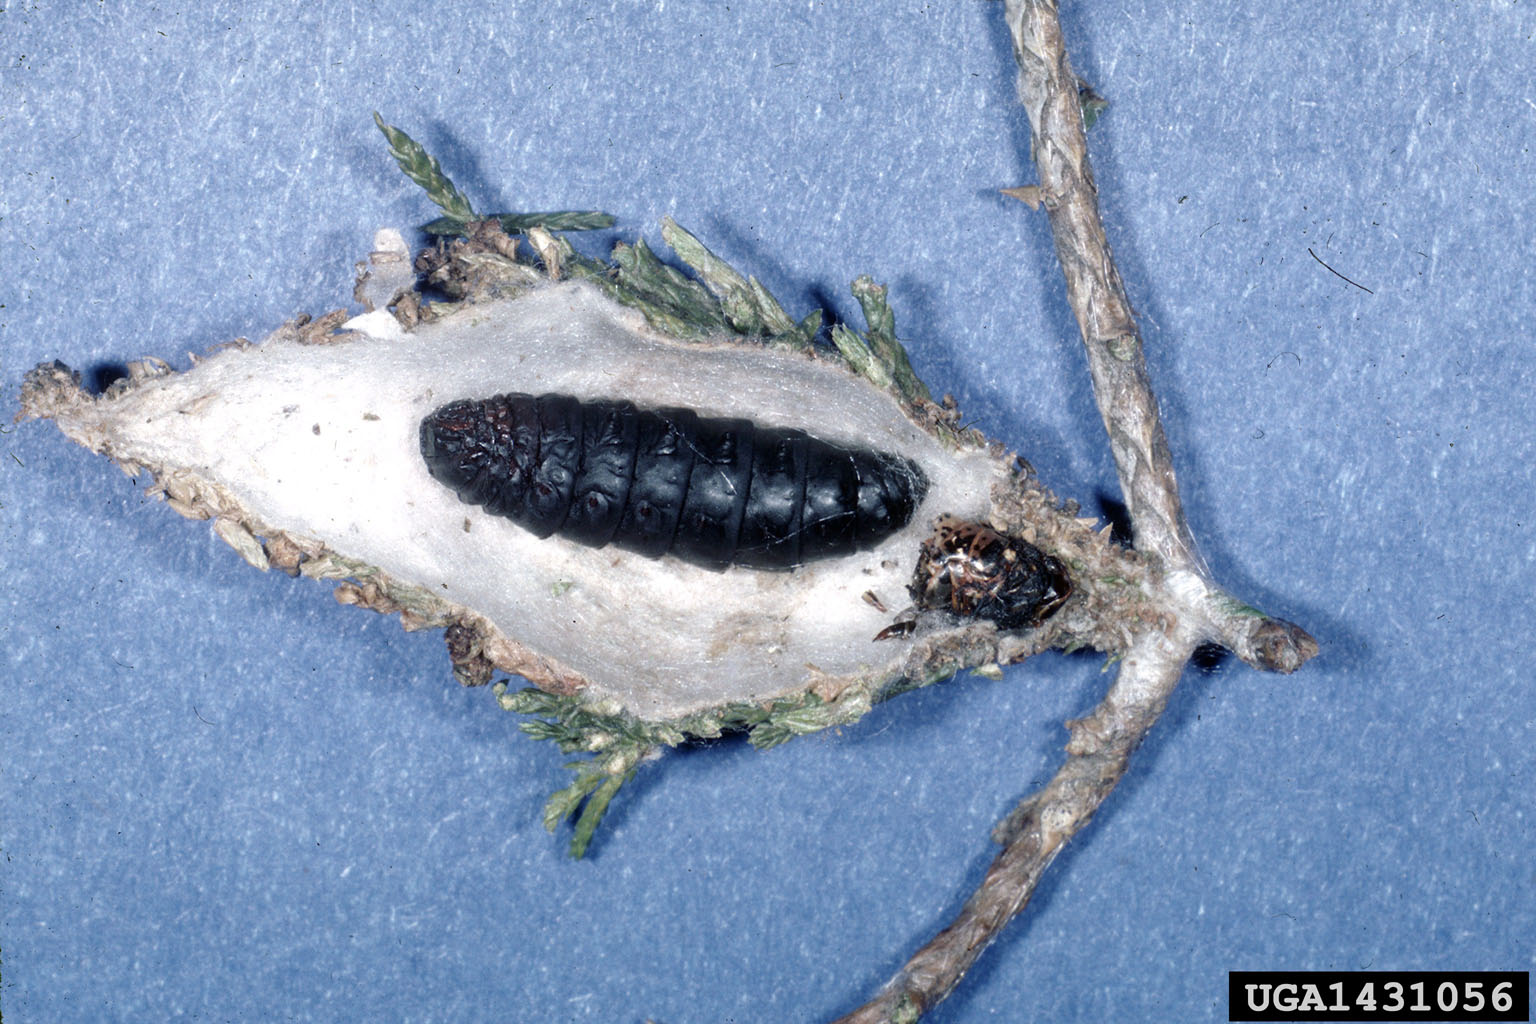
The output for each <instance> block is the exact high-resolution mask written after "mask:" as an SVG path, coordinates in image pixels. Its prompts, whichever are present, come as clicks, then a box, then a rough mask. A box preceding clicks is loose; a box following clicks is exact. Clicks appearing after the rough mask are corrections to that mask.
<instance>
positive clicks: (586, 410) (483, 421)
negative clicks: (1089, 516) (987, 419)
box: [421, 394, 928, 569]
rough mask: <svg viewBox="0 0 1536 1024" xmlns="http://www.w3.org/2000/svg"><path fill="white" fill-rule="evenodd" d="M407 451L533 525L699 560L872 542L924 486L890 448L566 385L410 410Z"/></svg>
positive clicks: (547, 532) (757, 564) (856, 547)
mask: <svg viewBox="0 0 1536 1024" xmlns="http://www.w3.org/2000/svg"><path fill="white" fill-rule="evenodd" d="M421 454H422V456H423V457H424V458H425V459H426V462H427V469H428V470H429V471H430V472H431V474H432V476H433V477H434V478H435V479H437V480H438V481H439V482H440V483H443V484H446V485H447V486H448V487H450V488H452V489H453V491H454V492H455V493H456V494H458V496H459V497H460V499H462V500H463V501H465V502H468V503H470V504H473V505H483V506H485V509H486V511H488V512H491V513H494V514H496V515H499V516H506V517H507V518H508V519H511V520H512V521H513V522H515V523H517V524H518V525H519V526H522V527H524V528H525V529H527V530H529V531H530V532H532V533H533V534H534V535H535V536H537V537H540V538H543V537H548V536H551V535H552V534H557V533H558V534H559V535H560V536H561V537H564V538H567V539H569V540H574V541H578V542H580V543H582V544H588V545H591V546H593V547H601V546H603V545H605V544H614V545H617V546H618V547H621V548H625V549H627V550H630V551H634V552H637V553H639V554H642V555H646V556H648V557H652V558H658V557H660V556H662V555H666V554H671V555H675V556H677V557H678V558H682V559H686V560H687V561H689V562H694V563H697V564H699V565H704V566H708V567H711V568H725V567H726V566H729V565H743V566H749V567H752V568H758V569H788V568H792V567H793V566H796V565H799V564H801V563H803V562H809V561H813V560H815V559H820V558H834V557H837V556H839V555H846V554H851V553H852V552H854V551H861V550H865V549H868V548H871V547H874V546H875V545H877V544H879V543H880V542H881V541H882V540H884V539H885V538H886V537H889V536H890V535H891V534H892V533H894V532H896V531H897V530H900V529H901V528H902V527H904V526H906V525H907V523H909V522H911V520H912V515H913V513H914V512H915V511H916V509H917V507H918V505H920V504H921V503H922V500H923V497H924V495H925V494H926V493H927V491H928V478H927V477H926V476H924V475H923V471H922V470H921V469H919V468H918V466H917V465H916V464H915V463H913V462H912V461H911V460H910V459H907V458H904V457H902V456H900V455H892V454H888V453H885V452H878V451H871V450H867V449H862V448H850V447H846V446H842V445H836V444H832V443H830V442H827V441H823V440H821V439H819V438H815V437H812V436H810V435H809V434H806V433H805V432H804V431H801V430H795V429H790V428H784V427H765V426H759V425H757V424H755V423H753V422H752V421H751V420H744V419H716V418H711V417H705V416H700V415H698V414H697V413H696V412H694V411H693V410H691V409H638V408H636V407H635V406H634V405H632V404H630V403H629V402H622V401H581V400H579V399H576V398H572V397H571V396H569V395H538V396H534V395H525V394H508V395H497V396H496V397H494V398H486V399H480V400H469V401H459V402H452V403H450V404H448V405H445V406H443V407H442V408H440V409H438V410H437V411H436V412H434V413H432V414H431V415H430V416H428V417H427V418H426V419H424V420H422V422H421Z"/></svg>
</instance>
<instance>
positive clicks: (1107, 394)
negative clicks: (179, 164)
mask: <svg viewBox="0 0 1536 1024" xmlns="http://www.w3.org/2000/svg"><path fill="white" fill-rule="evenodd" d="M1006 10H1007V14H1006V17H1007V19H1008V27H1009V31H1010V32H1011V34H1012V36H1013V49H1014V57H1015V58H1016V59H1017V61H1018V65H1019V95H1020V99H1021V101H1022V102H1023V104H1024V107H1025V108H1026V110H1027V111H1028V113H1029V119H1030V126H1031V130H1032V131H1031V139H1030V141H1031V145H1032V148H1033V156H1034V160H1035V167H1036V169H1037V172H1038V174H1039V177H1040V184H1039V185H1038V186H1037V187H1035V188H1026V189H1023V190H1014V194H1018V195H1020V197H1021V198H1026V199H1038V200H1039V201H1040V202H1041V203H1042V204H1043V205H1044V206H1045V208H1046V211H1047V213H1048V215H1049V217H1050V222H1051V232H1052V234H1053V236H1054V237H1055V242H1056V255H1057V258H1058V259H1059V260H1060V261H1061V268H1062V273H1063V275H1064V276H1065V278H1066V283H1067V297H1068V299H1069V301H1070V302H1071V304H1072V311H1073V313H1074V314H1075V315H1076V317H1077V322H1078V327H1079V328H1080V329H1081V331H1082V336H1083V344H1084V347H1085V349H1086V350H1087V355H1088V369H1089V372H1090V374H1091V375H1092V378H1093V392H1094V397H1095V399H1096V400H1097V402H1098V405H1099V413H1100V415H1101V416H1102V417H1103V419H1104V428H1105V430H1106V431H1107V432H1108V434H1109V441H1110V448H1111V450H1112V452H1113V454H1114V457H1115V467H1116V470H1117V471H1118V473H1119V476H1120V488H1121V491H1122V493H1123V495H1124V497H1125V503H1126V507H1127V509H1128V510H1129V512H1130V516H1131V522H1132V526H1133V529H1134V532H1135V538H1136V547H1137V549H1138V550H1139V551H1141V552H1143V553H1145V554H1147V555H1150V556H1153V558H1154V559H1155V560H1156V561H1157V562H1158V563H1160V565H1161V568H1162V583H1161V586H1160V588H1159V593H1158V594H1157V599H1158V600H1157V605H1158V607H1159V608H1160V609H1161V610H1162V611H1163V612H1164V613H1165V615H1164V618H1163V623H1162V624H1161V625H1160V626H1159V627H1158V628H1143V629H1142V631H1141V632H1140V633H1139V634H1137V636H1136V638H1135V640H1134V641H1133V642H1132V644H1131V646H1130V648H1129V650H1128V651H1127V652H1126V655H1125V658H1124V660H1123V661H1122V663H1121V666H1120V672H1119V675H1118V676H1117V678H1116V680H1115V683H1114V685H1113V686H1112V687H1111V688H1110V691H1109V693H1108V694H1107V695H1106V696H1105V698H1104V700H1103V701H1102V702H1101V703H1100V704H1099V705H1098V706H1097V707H1096V708H1094V709H1093V711H1092V712H1091V713H1090V714H1089V715H1088V716H1087V717H1086V718H1083V719H1079V720H1077V721H1073V722H1068V723H1067V728H1068V730H1069V732H1070V734H1071V738H1070V740H1069V741H1068V743H1067V755H1068V756H1067V760H1066V763H1064V764H1063V765H1062V767H1061V769H1060V770H1059V771H1058V772H1057V773H1056V776H1055V777H1054V778H1053V779H1051V781H1050V782H1049V783H1047V784H1046V786H1045V788H1044V789H1042V790H1040V791H1039V792H1038V793H1035V794H1033V795H1031V796H1029V797H1027V798H1025V800H1024V801H1023V802H1022V803H1020V804H1019V805H1018V807H1016V808H1015V809H1014V810H1013V811H1012V812H1011V813H1010V814H1009V815H1008V816H1007V817H1006V818H1004V819H1003V821H1001V822H999V823H998V825H997V827H996V829H995V830H994V832H993V838H994V839H996V841H997V842H999V843H1001V844H1003V851H1002V853H1000V854H999V855H998V856H997V859H996V860H994V861H993V862H992V866H991V868H990V869H989V870H988V871H987V875H986V877H985V879H983V881H982V883H981V885H980V886H979V887H978V888H977V890H976V892H975V893H974V894H972V896H971V898H970V899H969V900H967V901H966V904H965V906H964V908H963V909H962V910H961V911H960V915H959V916H958V917H957V918H956V919H955V920H954V921H953V922H952V923H951V924H950V925H949V927H947V928H945V929H944V930H943V931H942V932H940V933H939V934H938V935H936V936H934V938H933V939H932V940H931V941H929V942H928V944H927V945H925V946H924V947H923V948H922V949H920V950H918V951H917V953H915V954H914V955H913V956H912V958H911V959H910V960H908V961H907V963H906V964H905V965H904V966H903V967H902V969H901V970H900V971H899V972H898V973H897V974H896V976H895V977H894V978H892V979H891V980H890V981H889V982H888V983H887V984H886V985H885V987H884V988H882V989H881V990H880V992H879V994H877V995H876V996H875V998H874V999H872V1000H871V1001H870V1002H869V1003H867V1004H865V1005H864V1006H862V1007H860V1008H859V1009H857V1010H855V1011H854V1012H853V1013H851V1014H849V1015H848V1016H846V1017H844V1018H842V1019H841V1021H840V1022H839V1024H855V1022H856V1024H875V1022H898V1021H900V1022H912V1021H916V1020H917V1019H918V1018H919V1017H921V1016H922V1015H923V1014H924V1013H925V1012H927V1011H928V1010H929V1009H931V1008H932V1007H933V1006H934V1005H935V1004H937V1003H938V1002H939V1001H940V1000H942V999H943V998H944V997H945V996H946V995H948V994H949V993H950V991H951V990H952V989H953V988H954V987H955V985H956V984H957V983H958V982H959V980H960V978H961V977H962V976H963V975H964V974H965V972H966V971H967V970H968V969H969V968H970V966H971V964H973V963H974V962H975V961H976V958H977V957H978V956H980V955H981V952H982V950H984V949H986V947H987V946H988V945H990V944H991V943H992V941H993V940H994V939H995V938H996V937H997V935H998V933H999V932H1000V931H1001V930H1002V928H1003V926H1004V925H1006V924H1007V923H1008V921H1009V920H1011V919H1012V918H1013V917H1014V916H1015V915H1016V914H1018V913H1019V912H1020V911H1021V910H1023V909H1024V907H1025V906H1026V905H1027V904H1028V903H1029V900H1030V897H1031V896H1032V895H1033V894H1034V891H1035V886H1036V885H1037V884H1038V883H1039V880H1040V876H1041V875H1042V874H1043V873H1044V872H1045V869H1046V868H1047V867H1049V866H1050V863H1051V861H1052V860H1053V859H1055V856H1056V854H1057V853H1058V852H1059V851H1060V850H1061V848H1062V846H1064V845H1065V844H1066V842H1067V840H1069V839H1071V838H1072V836H1073V835H1075V834H1076V833H1077V831H1078V830H1079V829H1081V828H1082V827H1083V826H1084V825H1085V824H1087V822H1088V820H1089V819H1090V818H1091V817H1092V816H1093V814H1094V812H1095V811H1096V810H1097V809H1098V808H1099V805H1100V804H1102V803H1103V802H1104V799H1105V797H1107V796H1108V795H1109V793H1110V792H1111V791H1112V790H1113V789H1114V788H1115V785H1116V784H1117V783H1118V782H1119V781H1120V779H1121V777H1122V776H1123V775H1124V774H1125V769H1126V765H1127V763H1128V762H1129V759H1130V756H1131V753H1132V752H1133V751H1134V750H1135V749H1136V747H1137V746H1138V745H1140V743H1141V741H1142V739H1143V738H1144V737H1145V736H1146V734H1147V732H1148V731H1149V730H1150V729H1151V728H1152V726H1153V724H1154V723H1155V722H1156V721H1157V719H1158V716H1159V715H1160V714H1161V713H1162V710H1163V708H1164V706H1165V705H1166V704H1167V702H1168V697H1169V695H1170V694H1171V693H1172V692H1173V688H1174V686H1175V685H1176V684H1177V683H1178V680H1179V677H1180V675H1182V674H1183V671H1184V665H1185V663H1186V662H1187V661H1188V660H1189V656H1190V654H1191V653H1193V651H1194V649H1195V648H1196V646H1198V645H1199V644H1201V643H1205V642H1216V643H1220V644H1222V645H1223V646H1225V647H1227V648H1228V649H1230V650H1232V651H1233V652H1234V653H1236V654H1237V655H1238V657H1240V658H1242V660H1243V661H1245V662H1247V663H1248V664H1250V665H1252V666H1254V667H1255V668H1261V669H1267V670H1272V671H1280V672H1291V671H1294V670H1295V669H1296V668H1298V667H1299V666H1300V665H1301V664H1302V663H1303V662H1305V661H1306V660H1307V659H1308V658H1311V657H1312V656H1313V655H1315V654H1316V653H1317V642H1316V641H1314V640H1313V639H1312V638H1311V637H1310V636H1308V635H1307V633H1306V632H1305V631H1304V630H1302V629H1301V628H1300V627H1299V626H1296V625H1294V624H1292V623H1289V622H1285V621H1284V620H1281V619H1274V618H1270V617H1268V616H1266V615H1265V614H1264V613H1262V612H1260V611H1258V610H1257V609H1254V608H1251V607H1249V606H1248V605H1246V604H1244V603H1242V602H1241V601H1238V600H1236V599H1235V598H1232V597H1231V596H1229V595H1227V594H1226V593H1224V592H1223V591H1221V589H1220V588H1218V587H1217V586H1216V585H1215V584H1214V582H1213V581H1212V580H1211V579H1210V577H1209V575H1208V573H1207V572H1206V570H1205V568H1204V566H1203V565H1202V564H1201V562H1200V561H1199V559H1198V558H1197V557H1196V555H1195V548H1194V542H1193V540H1192V539H1191V537H1190V534H1189V526H1188V523H1187V522H1186V521H1185V519H1184V513H1183V509H1182V508H1181V506H1180V503H1179V493H1178V484H1177V482H1176V480H1175V478H1174V472H1173V460H1172V458H1171V456H1170V453H1169V450H1168V441H1167V438H1166V437H1165V436H1164V434H1163V427H1162V422H1161V420H1160V419H1159V417H1158V412H1157V400H1156V398H1155V397H1154V396H1153V394H1152V389H1151V385H1150V383H1149V381H1148V377H1147V369H1146V361H1145V359H1144V358H1143V357H1142V342H1141V335H1140V332H1139V331H1138V330H1137V328H1136V322H1135V318H1134V317H1133V315H1132V313H1131V305H1130V301H1129V300H1128V299H1127V297H1126V294H1125V288H1124V285H1123V284H1122V283H1121V280H1120V274H1119V271H1117V270H1116V269H1115V265H1114V260H1113V258H1112V256H1111V255H1110V250H1109V243H1108V241H1107V240H1106V238H1105V235H1104V226H1103V223H1102V222H1101V221H1100V219H1099V211H1098V201H1097V196H1096V189H1095V186H1094V183H1093V172H1092V169H1091V168H1090V166H1089V163H1088V150H1087V145H1086V140H1085V138H1084V130H1083V120H1082V106H1081V100H1080V96H1079V85H1078V80H1077V79H1076V78H1075V77H1074V76H1073V74H1072V71H1071V68H1070V67H1069V66H1068V63H1067V53H1066V47H1065V45H1064V43H1063V41H1062V35H1061V24H1060V21H1059V20H1058V18H1057V13H1056V4H1055V2H1054V0H1008V3H1007V8H1006Z"/></svg>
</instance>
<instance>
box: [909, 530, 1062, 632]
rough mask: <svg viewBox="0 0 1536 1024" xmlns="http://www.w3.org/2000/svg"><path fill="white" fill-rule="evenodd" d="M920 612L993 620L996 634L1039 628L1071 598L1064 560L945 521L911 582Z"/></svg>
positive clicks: (929, 541)
mask: <svg viewBox="0 0 1536 1024" xmlns="http://www.w3.org/2000/svg"><path fill="white" fill-rule="evenodd" d="M911 591H912V599H913V600H914V601H916V602H917V606H918V607H919V608H922V609H935V610H944V611H950V612H953V613H954V614H956V615H961V616H964V617H966V618H980V619H991V620H992V621H993V622H995V623H997V628H998V629H1020V628H1023V627H1025V626H1038V625H1040V623H1042V622H1044V621H1045V620H1046V619H1048V618H1050V616H1051V615H1052V614H1053V613H1055V611H1056V609H1058V608H1060V607H1061V606H1062V605H1063V604H1065V603H1066V600H1067V598H1069V597H1071V596H1072V578H1071V577H1070V576H1068V575H1067V567H1066V566H1064V565H1062V564H1061V560H1060V559H1058V558H1056V557H1054V556H1052V555H1048V554H1046V553H1045V552H1043V551H1041V550H1040V549H1039V548H1037V547H1035V546H1034V545H1033V544H1030V543H1028V542H1027V541H1024V540H1021V539H1019V538H1018V537H1011V536H1009V535H1007V534H1004V533H999V532H998V531H996V530H994V529H992V528H991V527H990V526H986V525H984V524H982V523H973V522H967V521H965V520H961V519H957V518H955V517H954V516H942V517H940V519H939V521H938V523H937V524H936V525H935V527H934V531H933V536H931V537H929V538H928V539H927V540H925V541H923V546H922V549H921V550H920V551H919V552H918V556H917V572H916V573H915V574H914V577H913V580H912V586H911Z"/></svg>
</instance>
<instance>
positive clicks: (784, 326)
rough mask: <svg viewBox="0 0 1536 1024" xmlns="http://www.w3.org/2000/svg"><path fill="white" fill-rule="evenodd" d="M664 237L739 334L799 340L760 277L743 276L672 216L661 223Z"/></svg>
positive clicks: (792, 323) (789, 321)
mask: <svg viewBox="0 0 1536 1024" xmlns="http://www.w3.org/2000/svg"><path fill="white" fill-rule="evenodd" d="M661 237H662V238H663V239H664V240H665V241H666V243H667V244H668V245H670V246H671V247H672V251H673V252H675V253H677V256H678V258H679V259H680V260H682V261H683V262H684V263H686V264H688V266H690V267H692V268H693V270H694V272H695V273H697V274H698V275H699V277H700V278H701V279H702V280H703V282H704V287H706V288H708V289H709V291H710V293H711V294H712V295H714V297H715V299H716V300H718V301H719V303H720V309H721V312H722V313H723V314H724V315H725V320H726V322H727V323H728V324H729V325H730V327H731V329H732V330H734V331H735V332H736V333H738V334H745V335H748V336H754V335H757V336H763V337H769V338H773V337H781V336H788V337H790V338H791V339H793V340H798V337H797V335H798V331H797V325H796V324H795V322H794V321H793V320H791V319H790V318H789V314H788V313H786V312H784V307H783V306H781V305H779V302H778V300H777V299H775V298H774V297H773V296H772V295H770V294H769V293H768V289H766V288H764V287H763V286H762V285H761V284H760V283H758V280H757V278H755V277H752V278H747V277H742V276H741V274H740V273H739V272H738V271H737V270H736V268H734V267H732V266H731V265H730V264H729V263H727V262H725V261H724V260H722V259H721V258H720V257H718V256H716V255H715V254H714V253H712V252H710V251H709V249H707V248H706V247H705V246H704V243H703V242H700V241H699V240H698V239H697V238H695V237H694V236H693V235H691V234H689V233H688V232H687V231H684V230H683V229H682V228H680V227H678V225H677V222H676V221H674V220H673V219H672V218H671V217H665V218H663V219H662V222H661Z"/></svg>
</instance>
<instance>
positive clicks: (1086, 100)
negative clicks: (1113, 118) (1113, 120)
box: [1077, 78, 1109, 131]
mask: <svg viewBox="0 0 1536 1024" xmlns="http://www.w3.org/2000/svg"><path fill="white" fill-rule="evenodd" d="M1077 104H1078V107H1079V109H1081V110H1082V112H1083V130H1084V131H1087V130H1089V129H1091V128H1092V127H1093V126H1094V124H1095V123H1096V122H1097V121H1098V120H1099V115H1100V114H1102V113H1104V111H1106V110H1108V109H1109V100H1107V99H1105V98H1104V97H1103V96H1100V95H1099V94H1098V92H1097V91H1095V90H1094V88H1093V86H1091V85H1089V84H1088V83H1087V82H1085V81H1083V80H1082V79H1081V78H1079V79H1078V80H1077Z"/></svg>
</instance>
